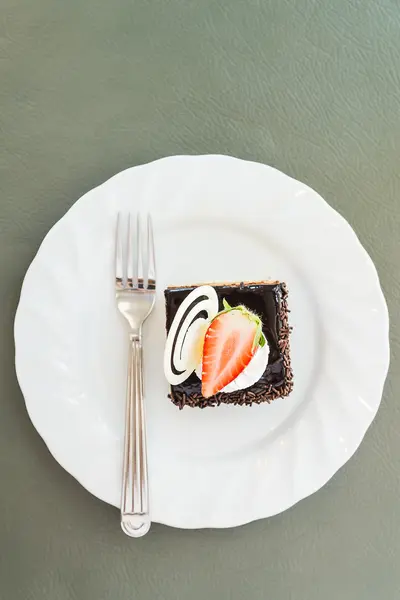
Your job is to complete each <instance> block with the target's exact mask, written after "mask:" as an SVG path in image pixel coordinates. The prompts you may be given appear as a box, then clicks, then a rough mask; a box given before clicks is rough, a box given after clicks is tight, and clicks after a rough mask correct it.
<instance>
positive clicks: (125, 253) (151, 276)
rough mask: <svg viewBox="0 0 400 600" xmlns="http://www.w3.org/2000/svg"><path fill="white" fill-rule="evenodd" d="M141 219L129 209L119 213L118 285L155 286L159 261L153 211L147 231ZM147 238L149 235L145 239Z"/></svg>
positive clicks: (145, 287) (150, 287) (130, 287)
mask: <svg viewBox="0 0 400 600" xmlns="http://www.w3.org/2000/svg"><path fill="white" fill-rule="evenodd" d="M142 229H145V228H144V227H143V228H142V219H141V217H140V215H139V214H138V215H137V216H136V218H135V217H134V216H132V215H131V214H130V213H128V214H127V215H126V214H123V213H118V215H117V231H116V249H115V283H116V287H117V289H120V290H121V289H148V290H155V289H156V265H155V257H154V237H153V224H152V219H151V215H148V216H147V232H145V233H143V230H142ZM146 238H147V239H146Z"/></svg>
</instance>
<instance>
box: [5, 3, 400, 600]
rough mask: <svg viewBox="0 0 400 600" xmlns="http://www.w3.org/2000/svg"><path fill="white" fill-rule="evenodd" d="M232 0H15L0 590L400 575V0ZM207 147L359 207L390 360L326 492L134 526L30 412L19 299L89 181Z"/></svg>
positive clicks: (274, 592)
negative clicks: (15, 330) (218, 522)
mask: <svg viewBox="0 0 400 600" xmlns="http://www.w3.org/2000/svg"><path fill="white" fill-rule="evenodd" d="M225 4H226V6H222V2H216V1H215V0H214V1H212V0H151V1H149V0H116V1H115V2H111V1H106V0H100V1H99V0H68V1H62V0H35V1H34V2H32V1H30V0H0V108H1V113H0V139H1V149H0V169H1V173H0V188H1V189H0V303H1V304H0V318H1V328H0V331H1V336H0V368H1V372H0V378H1V379H0V598H1V600H75V599H79V600H81V599H82V600H83V599H85V600H108V599H110V600H128V599H132V598H139V599H149V600H150V599H153V598H159V599H162V600H181V599H186V598H191V599H192V600H203V599H204V598H208V599H210V600H214V599H215V600H225V599H227V600H228V599H229V600H239V599H242V598H247V599H248V600H255V599H259V598H264V597H269V598H272V599H273V600H321V599H324V600H336V599H340V600H359V599H361V600H364V599H365V600H375V599H376V598H378V597H382V598H385V600H395V599H398V598H399V596H400V573H399V563H400V518H399V510H400V509H399V505H400V503H399V495H400V489H399V487H400V486H399V466H400V464H399V456H400V440H399V403H398V397H399V391H400V379H399V368H398V367H399V362H398V361H399V324H400V318H399V296H400V284H399V265H398V261H396V260H395V251H396V250H397V251H398V250H399V243H398V242H399V235H400V233H399V232H400V204H399V191H400V175H399V172H400V169H399V157H400V93H399V92H400V89H399V83H400V5H399V2H398V0H379V2H378V1H376V0H359V1H357V0H335V1H334V2H333V1H332V0H291V1H289V0H248V1H246V2H244V1H243V0H231V1H229V2H226V3H225ZM209 152H210V153H226V154H232V155H236V156H239V157H242V158H249V159H254V160H258V161H262V162H266V163H268V164H271V165H274V166H276V167H278V168H279V169H281V170H283V171H285V172H287V173H288V174H290V175H292V176H294V177H296V178H298V179H301V180H303V181H305V182H306V183H308V184H309V185H311V186H312V187H314V188H315V189H317V190H318V191H319V192H320V193H321V194H322V196H323V197H325V198H326V200H328V202H330V203H331V204H332V205H333V206H334V207H335V208H337V209H338V210H339V211H340V212H341V213H342V214H343V215H344V216H345V217H346V218H347V219H348V220H349V222H350V223H351V224H352V225H353V227H354V228H355V230H356V232H357V233H358V235H359V236H360V238H361V241H362V242H363V244H364V245H365V247H366V248H367V250H368V251H369V253H370V254H371V256H372V258H373V260H374V261H375V263H376V265H377V267H378V270H379V274H380V277H381V282H382V285H383V288H384V291H385V294H386V298H387V300H388V304H389V309H390V311H391V335H392V369H391V374H390V376H389V379H388V382H387V384H386V389H385V395H384V399H383V402H382V407H381V410H380V412H379V414H378V417H377V419H376V421H375V422H374V424H373V426H372V427H371V428H370V430H369V431H368V433H367V435H366V438H365V441H364V443H363V444H362V446H361V448H360V449H359V451H358V452H357V453H356V455H355V457H354V458H352V459H351V461H350V462H349V463H348V464H347V465H346V466H345V467H344V468H343V469H341V471H340V472H339V473H338V474H337V475H336V476H335V477H334V478H333V480H331V481H330V483H329V484H328V485H326V486H325V488H324V489H322V490H321V491H320V492H318V493H317V494H315V495H314V496H312V497H310V498H308V499H306V500H304V501H303V502H301V503H300V504H299V505H297V506H295V507H294V508H293V509H291V510H289V511H288V512H286V513H284V514H282V515H279V516H277V517H274V518H271V519H268V520H265V521H261V522H257V523H253V524H250V525H247V526H245V527H241V528H238V529H235V530H226V531H179V530H173V529H169V528H167V527H164V526H161V525H155V526H154V527H153V528H152V530H151V533H150V535H149V536H148V537H146V538H145V539H143V540H139V541H132V540H129V539H127V538H125V537H124V536H123V535H122V534H121V533H120V530H119V524H118V513H117V511H116V510H115V509H113V508H111V507H109V506H106V505H105V504H102V503H101V502H100V501H98V500H96V499H95V498H93V497H91V496H90V495H89V494H88V493H86V492H85V491H84V490H83V489H82V488H81V487H80V486H79V485H78V484H77V483H76V482H75V481H74V480H73V479H72V478H71V477H70V476H69V475H68V474H67V473H65V472H64V471H63V470H62V469H61V468H60V467H58V465H57V464H56V463H55V461H54V460H53V459H52V458H51V456H50V455H49V453H48V451H47V450H46V448H45V446H44V444H43V443H42V441H41V440H40V438H39V437H38V435H37V434H36V433H35V431H34V429H33V427H32V425H31V424H30V422H29V419H28V416H27V414H26V412H25V409H24V403H23V399H22V396H21V393H20V391H19V388H18V385H17V383H16V379H15V375H14V366H13V337H12V324H13V317H14V312H15V308H16V304H17V301H18V294H19V290H20V285H21V281H22V278H23V275H24V272H25V270H26V268H27V267H28V264H29V262H30V261H31V259H32V257H33V255H34V253H35V251H36V249H37V247H38V245H39V244H40V241H41V240H42V238H43V236H44V235H45V233H46V232H47V230H48V229H49V228H50V227H51V226H52V225H53V223H54V222H55V221H56V220H57V219H58V218H59V217H61V216H62V215H63V214H64V212H65V210H66V209H67V208H68V207H69V206H71V204H72V203H73V202H74V201H75V200H76V199H77V198H79V196H80V195H82V194H83V193H84V192H85V191H87V190H88V189H90V188H91V187H92V186H94V185H97V184H99V183H101V182H102V181H103V180H105V179H106V178H108V177H110V176H111V175H113V174H114V173H115V172H117V171H120V170H121V169H124V168H126V167H128V166H131V165H135V164H139V163H143V162H147V161H149V160H152V159H155V158H158V157H160V156H164V155H168V154H177V153H182V154H185V153H189V154H192V153H209ZM366 326H368V324H367V323H366ZM71 443H73V440H71Z"/></svg>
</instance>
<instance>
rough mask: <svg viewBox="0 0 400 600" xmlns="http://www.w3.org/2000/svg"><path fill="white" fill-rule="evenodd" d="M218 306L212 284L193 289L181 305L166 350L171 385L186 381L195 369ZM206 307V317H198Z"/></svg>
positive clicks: (171, 328)
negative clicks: (203, 341)
mask: <svg viewBox="0 0 400 600" xmlns="http://www.w3.org/2000/svg"><path fill="white" fill-rule="evenodd" d="M218 308H219V303H218V296H217V292H216V291H215V289H214V288H213V287H212V286H210V285H202V286H200V287H198V288H196V289H194V290H193V291H192V292H190V294H188V296H186V298H185V299H184V301H183V302H182V304H181V305H180V306H179V308H178V310H177V312H176V315H175V317H174V320H173V322H172V324H171V327H170V330H169V332H168V336H167V341H166V344H165V351H164V373H165V377H166V378H167V381H168V382H169V383H170V384H171V385H178V384H180V383H183V382H184V381H186V379H187V378H188V377H189V376H190V375H191V374H192V373H193V371H194V370H195V369H196V367H197V365H198V363H199V359H201V353H202V350H203V348H202V346H201V340H202V339H203V340H204V335H205V332H206V329H207V327H208V325H209V323H210V321H211V319H213V318H214V317H215V316H216V315H217V314H218ZM203 311H205V312H206V313H207V317H208V318H207V319H204V318H202V317H198V315H200V313H202V312H203ZM196 317H197V318H196ZM203 331H204V335H202V332H203ZM196 340H197V342H196ZM200 346H201V347H200Z"/></svg>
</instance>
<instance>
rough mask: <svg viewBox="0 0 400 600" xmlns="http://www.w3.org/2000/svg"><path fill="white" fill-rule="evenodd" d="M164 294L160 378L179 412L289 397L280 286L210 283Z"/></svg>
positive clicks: (283, 292)
mask: <svg viewBox="0 0 400 600" xmlns="http://www.w3.org/2000/svg"><path fill="white" fill-rule="evenodd" d="M164 294H165V303H166V330H167V341H166V345H165V352H164V372H165V376H166V378H167V380H168V382H169V384H170V386H171V391H170V394H169V397H170V398H171V400H172V402H173V403H174V404H176V405H177V406H178V407H179V408H183V407H184V406H191V407H199V408H205V407H207V406H217V405H219V404H221V403H225V404H240V405H243V404H245V405H251V404H254V403H256V404H260V403H261V402H268V403H270V402H271V401H272V400H275V399H276V398H279V397H283V396H287V395H288V394H290V392H291V391H292V389H293V373H292V368H291V364H290V345H289V334H290V327H289V324H288V306H287V296H288V291H287V288H286V284H285V283H282V282H279V281H258V282H241V283H213V284H205V285H197V286H195V285H193V286H181V287H169V288H167V289H166V290H165V292H164Z"/></svg>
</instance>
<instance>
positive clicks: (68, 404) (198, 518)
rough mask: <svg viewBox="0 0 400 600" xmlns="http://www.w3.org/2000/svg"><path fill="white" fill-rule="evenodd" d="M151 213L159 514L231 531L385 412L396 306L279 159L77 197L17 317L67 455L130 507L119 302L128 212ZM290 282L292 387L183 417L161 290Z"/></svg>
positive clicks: (280, 499)
mask: <svg viewBox="0 0 400 600" xmlns="http://www.w3.org/2000/svg"><path fill="white" fill-rule="evenodd" d="M121 209H123V210H125V209H130V210H133V211H135V210H137V209H140V210H144V211H150V212H151V213H152V215H153V218H154V226H155V237H156V251H157V259H158V297H157V302H156V309H155V311H154V313H153V315H152V317H151V319H150V320H149V322H148V326H147V328H146V331H145V388H146V396H147V398H146V404H147V421H148V450H149V470H150V491H151V508H152V518H153V520H155V521H159V522H162V523H167V524H168V525H173V526H176V527H185V528H196V527H230V526H234V525H240V524H242V523H246V522H248V521H251V520H254V519H259V518H261V517H268V516H270V515H273V514H275V513H278V512H281V511H283V510H285V509H286V508H288V507H289V506H291V505H293V504H294V503H295V502H297V501H298V500H300V499H301V498H304V497H305V496H307V495H309V494H311V493H313V492H315V491H316V490H318V489H319V488H320V487H321V486H322V485H323V484H324V483H326V482H327V481H328V479H329V478H330V477H332V475H333V474H334V473H335V471H337V469H339V467H341V466H342V465H343V464H344V463H345V462H346V461H347V460H348V459H349V458H350V456H351V455H352V454H353V452H354V451H355V450H356V448H357V447H358V445H359V444H360V442H361V440H362V438H363V436H364V434H365V432H366V430H367V428H368V426H369V425H370V423H371V421H372V419H373V418H374V415H375V413H376V411H377V409H378V406H379V403H380V400H381V394H382V388H383V384H384V381H385V376H386V373H387V369H388V362H389V345H388V315H387V308H386V304H385V300H384V298H383V295H382V292H381V289H380V286H379V281H378V277H377V274H376V271H375V268H374V266H373V264H372V262H371V260H370V258H369V257H368V255H367V254H366V252H365V250H364V249H363V248H362V246H361V245H360V243H359V241H358V239H357V237H356V235H355V234H354V232H353V231H352V229H351V228H350V226H349V225H348V224H347V223H346V221H345V220H344V219H343V218H342V217H341V216H339V215H338V214H337V213H336V212H335V211H334V210H332V209H331V208H330V207H329V206H328V205H327V204H326V203H325V202H324V200H322V198H321V197H320V196H319V195H318V194H316V193H315V192H314V191H313V190H311V189H310V188H308V187H306V186H305V185H303V184H302V183H299V182H297V181H295V180H293V179H291V178H289V177H287V176H286V175H283V174H282V173H280V172H279V171H276V170H275V169H272V168H270V167H267V166H264V165H261V164H257V163H251V162H245V161H242V160H238V159H234V158H230V157H224V156H195V157H189V156H176V157H171V158H167V159H163V160H160V161H157V162H154V163H151V164H148V165H144V166H141V167H135V168H132V169H128V170H126V171H124V172H122V173H120V174H118V175H116V176H115V177H113V178H112V179H110V180H109V181H107V182H106V183H104V184H103V185H101V186H100V187H97V188H95V189H94V190H92V191H90V192H89V193H88V194H86V195H85V196H83V197H82V198H81V199H80V200H79V201H78V202H77V203H76V204H75V205H74V206H73V207H72V208H71V210H70V211H69V212H68V213H67V214H66V215H65V216H64V217H63V218H62V219H61V220H60V221H59V222H58V223H57V224H56V225H55V226H54V227H53V229H52V230H51V231H50V232H49V234H48V235H47V236H46V238H45V240H44V241H43V243H42V245H41V247H40V250H39V252H38V254H37V256H36V258H35V259H34V261H33V262H32V264H31V266H30V268H29V270H28V273H27V275H26V278H25V281H24V284H23V288H22V294H21V300H20V304H19V308H18V312H17V317H16V322H15V339H16V367H17V373H18V379H19V382H20V385H21V388H22V391H23V393H24V396H25V400H26V405H27V409H28V412H29V415H30V417H31V419H32V421H33V423H34V425H35V427H36V429H37V430H38V432H39V433H40V435H41V436H42V437H43V439H44V440H45V442H46V444H47V445H48V447H49V449H50V451H51V453H52V454H53V456H54V457H55V458H56V460H57V461H58V462H59V463H60V464H61V465H62V466H63V467H64V468H65V469H66V470H67V471H69V472H70V473H71V474H72V475H73V476H74V477H76V479H77V480H78V481H80V482H81V484H82V485H83V486H85V488H87V489H88V490H89V491H90V492H92V493H93V494H95V495H96V496H98V497H99V498H101V499H102V500H104V501H106V502H109V503H110V504H114V505H115V506H119V500H120V487H121V457H122V444H123V430H124V427H123V422H124V404H125V403H124V396H125V379H126V364H127V340H126V335H125V328H124V323H123V322H122V321H121V319H120V317H119V315H118V313H117V311H116V308H115V301H114V288H113V248H114V238H113V236H114V223H115V217H116V213H117V212H118V211H119V210H121ZM267 278H271V279H281V280H284V281H286V282H287V284H288V287H289V292H290V295H289V304H290V308H291V311H292V312H291V324H292V325H293V327H294V330H293V334H292V338H291V346H292V363H293V369H294V381H295V388H294V391H293V393H292V394H291V395H290V396H289V397H288V398H286V399H280V400H276V401H275V402H274V403H273V404H271V405H270V406H269V405H264V406H263V405H261V406H253V407H251V408H249V407H235V406H220V407H219V408H213V409H206V410H199V409H190V408H185V409H184V410H183V411H179V410H178V409H177V408H176V407H175V406H173V404H172V403H171V402H170V401H169V400H168V399H167V392H168V388H167V384H166V382H165V380H164V377H163V366H162V365H163V347H164V339H165V334H164V301H163V289H164V287H166V286H167V285H170V284H185V283H191V282H202V281H203V282H206V281H216V280H225V281H226V280H243V279H245V280H246V279H247V280H257V279H267Z"/></svg>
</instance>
